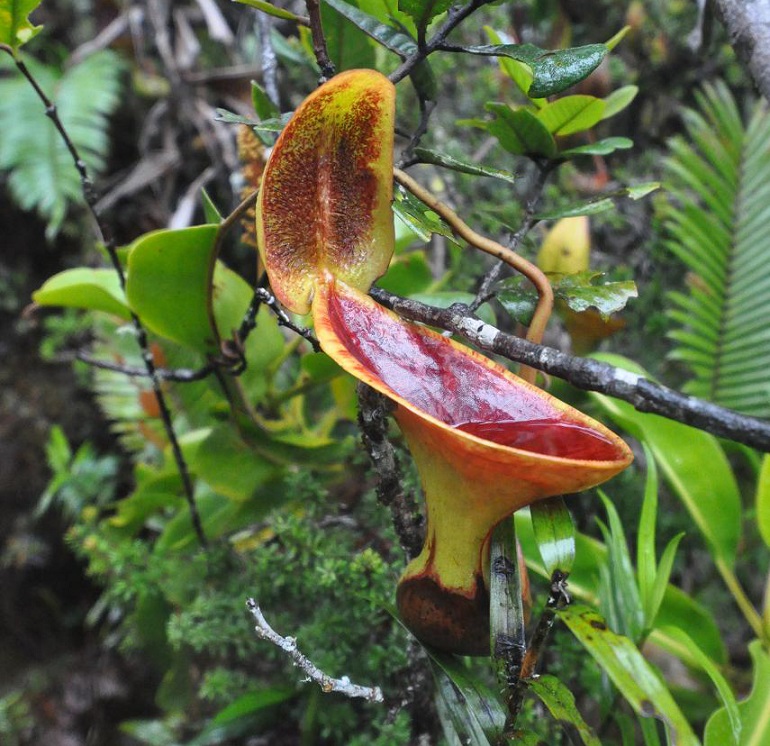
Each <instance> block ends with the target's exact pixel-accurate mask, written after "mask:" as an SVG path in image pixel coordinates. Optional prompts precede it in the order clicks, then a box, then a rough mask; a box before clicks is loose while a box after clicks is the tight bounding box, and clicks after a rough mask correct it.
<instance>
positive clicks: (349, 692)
mask: <svg viewBox="0 0 770 746" xmlns="http://www.w3.org/2000/svg"><path fill="white" fill-rule="evenodd" d="M246 607H247V608H248V610H249V611H250V612H251V615H252V616H253V617H254V621H255V622H256V623H257V626H256V627H255V628H254V629H255V630H256V632H257V634H258V635H259V636H260V637H261V638H262V639H263V640H267V641H268V642H272V643H273V645H275V646H276V647H278V648H280V649H281V650H283V651H284V652H285V653H286V654H287V655H288V656H289V657H290V658H291V660H292V663H294V665H295V666H296V667H297V668H299V669H300V670H302V671H303V672H304V673H305V674H306V675H307V677H308V679H310V681H314V682H315V683H316V684H318V686H320V687H321V690H322V691H324V692H325V693H327V694H329V693H331V692H336V693H337V694H344V695H345V696H346V697H351V698H358V699H367V700H369V701H370V702H377V703H382V702H384V701H385V699H384V697H383V696H382V689H380V687H378V686H361V685H360V684H354V683H353V682H352V681H351V680H350V679H349V678H348V677H347V676H343V677H342V678H341V679H334V678H332V677H331V676H329V675H327V674H325V673H324V672H323V671H322V670H321V669H320V668H318V666H316V665H315V663H313V661H311V660H310V658H308V657H307V656H306V655H304V654H303V653H302V652H300V650H299V648H298V647H297V640H296V638H294V637H283V636H282V635H279V634H278V633H277V632H276V631H275V630H274V629H273V628H272V627H271V626H270V625H269V624H268V623H267V620H266V619H265V616H264V614H263V613H262V610H261V609H260V608H259V605H258V604H257V602H256V601H255V600H254V599H253V598H250V599H248V601H246Z"/></svg>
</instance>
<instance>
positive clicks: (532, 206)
mask: <svg viewBox="0 0 770 746" xmlns="http://www.w3.org/2000/svg"><path fill="white" fill-rule="evenodd" d="M552 168H553V164H552V163H550V162H546V163H545V164H542V163H537V175H536V177H535V181H534V183H533V184H532V187H531V189H530V196H529V199H528V200H527V204H526V205H525V206H524V216H523V218H522V221H521V225H520V226H519V229H518V230H517V231H516V233H514V234H513V236H511V239H510V241H509V242H508V248H509V249H510V250H511V251H518V250H519V246H520V245H521V242H522V241H523V240H524V237H525V236H526V235H527V234H528V233H529V232H530V231H531V230H532V228H533V227H534V225H535V224H536V223H537V219H536V218H535V210H537V206H538V204H540V200H541V198H542V196H543V189H544V188H545V183H546V181H547V180H548V176H549V174H550V173H551V170H552ZM502 269H503V263H502V262H498V263H497V264H495V265H494V266H493V267H492V268H491V269H490V270H489V271H488V272H487V273H486V274H485V275H484V277H483V278H482V280H481V285H479V290H478V292H477V293H476V298H475V299H474V301H473V303H471V310H472V311H475V310H476V309H477V308H478V307H479V306H480V305H481V304H482V303H484V302H485V301H487V300H488V299H489V296H490V294H491V290H492V287H493V285H494V284H495V283H496V282H497V280H498V278H499V277H500V272H501V271H502ZM532 341H536V342H540V340H532Z"/></svg>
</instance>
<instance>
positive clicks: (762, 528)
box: [755, 454, 770, 547]
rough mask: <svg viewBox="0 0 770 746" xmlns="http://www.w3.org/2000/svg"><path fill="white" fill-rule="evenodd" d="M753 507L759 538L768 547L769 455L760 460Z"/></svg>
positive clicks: (769, 508) (769, 527)
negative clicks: (754, 506)
mask: <svg viewBox="0 0 770 746" xmlns="http://www.w3.org/2000/svg"><path fill="white" fill-rule="evenodd" d="M755 505H756V509H757V527H758V528H759V533H760V536H762V539H763V540H764V542H765V544H766V545H767V546H768V547H770V455H767V454H766V455H765V457H764V458H763V459H762V468H761V469H760V471H759V477H758V479H757V494H756V498H755Z"/></svg>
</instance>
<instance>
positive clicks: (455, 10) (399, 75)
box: [390, 0, 491, 83]
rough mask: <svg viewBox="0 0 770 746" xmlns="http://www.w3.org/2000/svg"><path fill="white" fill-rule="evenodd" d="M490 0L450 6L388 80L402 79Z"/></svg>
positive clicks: (473, 0)
mask: <svg viewBox="0 0 770 746" xmlns="http://www.w3.org/2000/svg"><path fill="white" fill-rule="evenodd" d="M490 1H491V0H471V2H470V3H468V5H464V6H462V7H460V6H452V7H451V8H450V9H449V11H448V12H447V17H446V19H445V20H444V23H443V24H442V25H441V26H440V27H439V29H438V30H437V31H436V33H435V34H434V35H433V36H432V37H431V38H430V39H428V40H427V41H426V42H425V43H424V44H421V45H419V44H418V47H417V51H416V52H415V53H414V54H413V55H412V56H411V57H408V58H407V59H406V60H404V62H403V63H402V64H401V66H400V67H399V68H398V69H397V70H396V71H395V72H393V73H391V75H390V80H391V81H392V82H393V83H398V82H399V81H400V80H403V79H404V78H405V77H406V76H407V75H409V74H410V73H411V72H413V71H414V69H415V67H417V65H419V64H420V63H421V62H422V61H423V60H424V59H425V58H426V57H428V55H430V54H432V53H433V52H435V51H436V50H437V49H440V48H441V46H442V44H444V42H445V41H446V38H447V36H449V34H450V33H451V32H452V31H453V30H454V29H455V28H457V26H458V25H459V24H460V23H462V22H463V21H464V20H465V19H466V18H467V17H468V16H469V15H471V13H473V12H474V11H476V10H478V9H479V8H481V7H482V6H484V5H486V4H487V3H489V2H490Z"/></svg>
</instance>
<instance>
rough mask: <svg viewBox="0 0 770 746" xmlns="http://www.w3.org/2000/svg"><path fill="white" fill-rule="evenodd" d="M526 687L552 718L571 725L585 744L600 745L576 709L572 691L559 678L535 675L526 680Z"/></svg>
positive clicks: (588, 745)
mask: <svg viewBox="0 0 770 746" xmlns="http://www.w3.org/2000/svg"><path fill="white" fill-rule="evenodd" d="M527 689H529V690H530V691H531V692H533V693H534V694H535V695H537V697H538V698H539V699H540V701H541V702H542V703H543V704H544V705H545V706H546V707H547V708H548V711H549V712H550V713H551V715H552V716H553V718H554V720H556V721H558V722H562V723H570V724H571V725H573V726H574V727H575V730H577V732H578V734H579V735H580V740H581V741H582V742H583V744H584V745H585V746H601V741H599V739H598V738H597V737H596V734H595V733H594V732H593V730H592V729H591V728H590V727H589V726H588V724H587V723H586V721H585V720H584V719H583V716H582V715H581V714H580V712H579V711H578V709H577V706H576V705H575V697H574V696H573V694H572V692H571V691H570V690H569V689H568V688H567V687H566V686H565V685H564V684H563V683H562V682H561V681H559V679H557V678H556V677H555V676H551V675H550V674H544V675H541V676H536V677H534V678H532V679H530V680H529V681H528V682H527Z"/></svg>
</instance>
